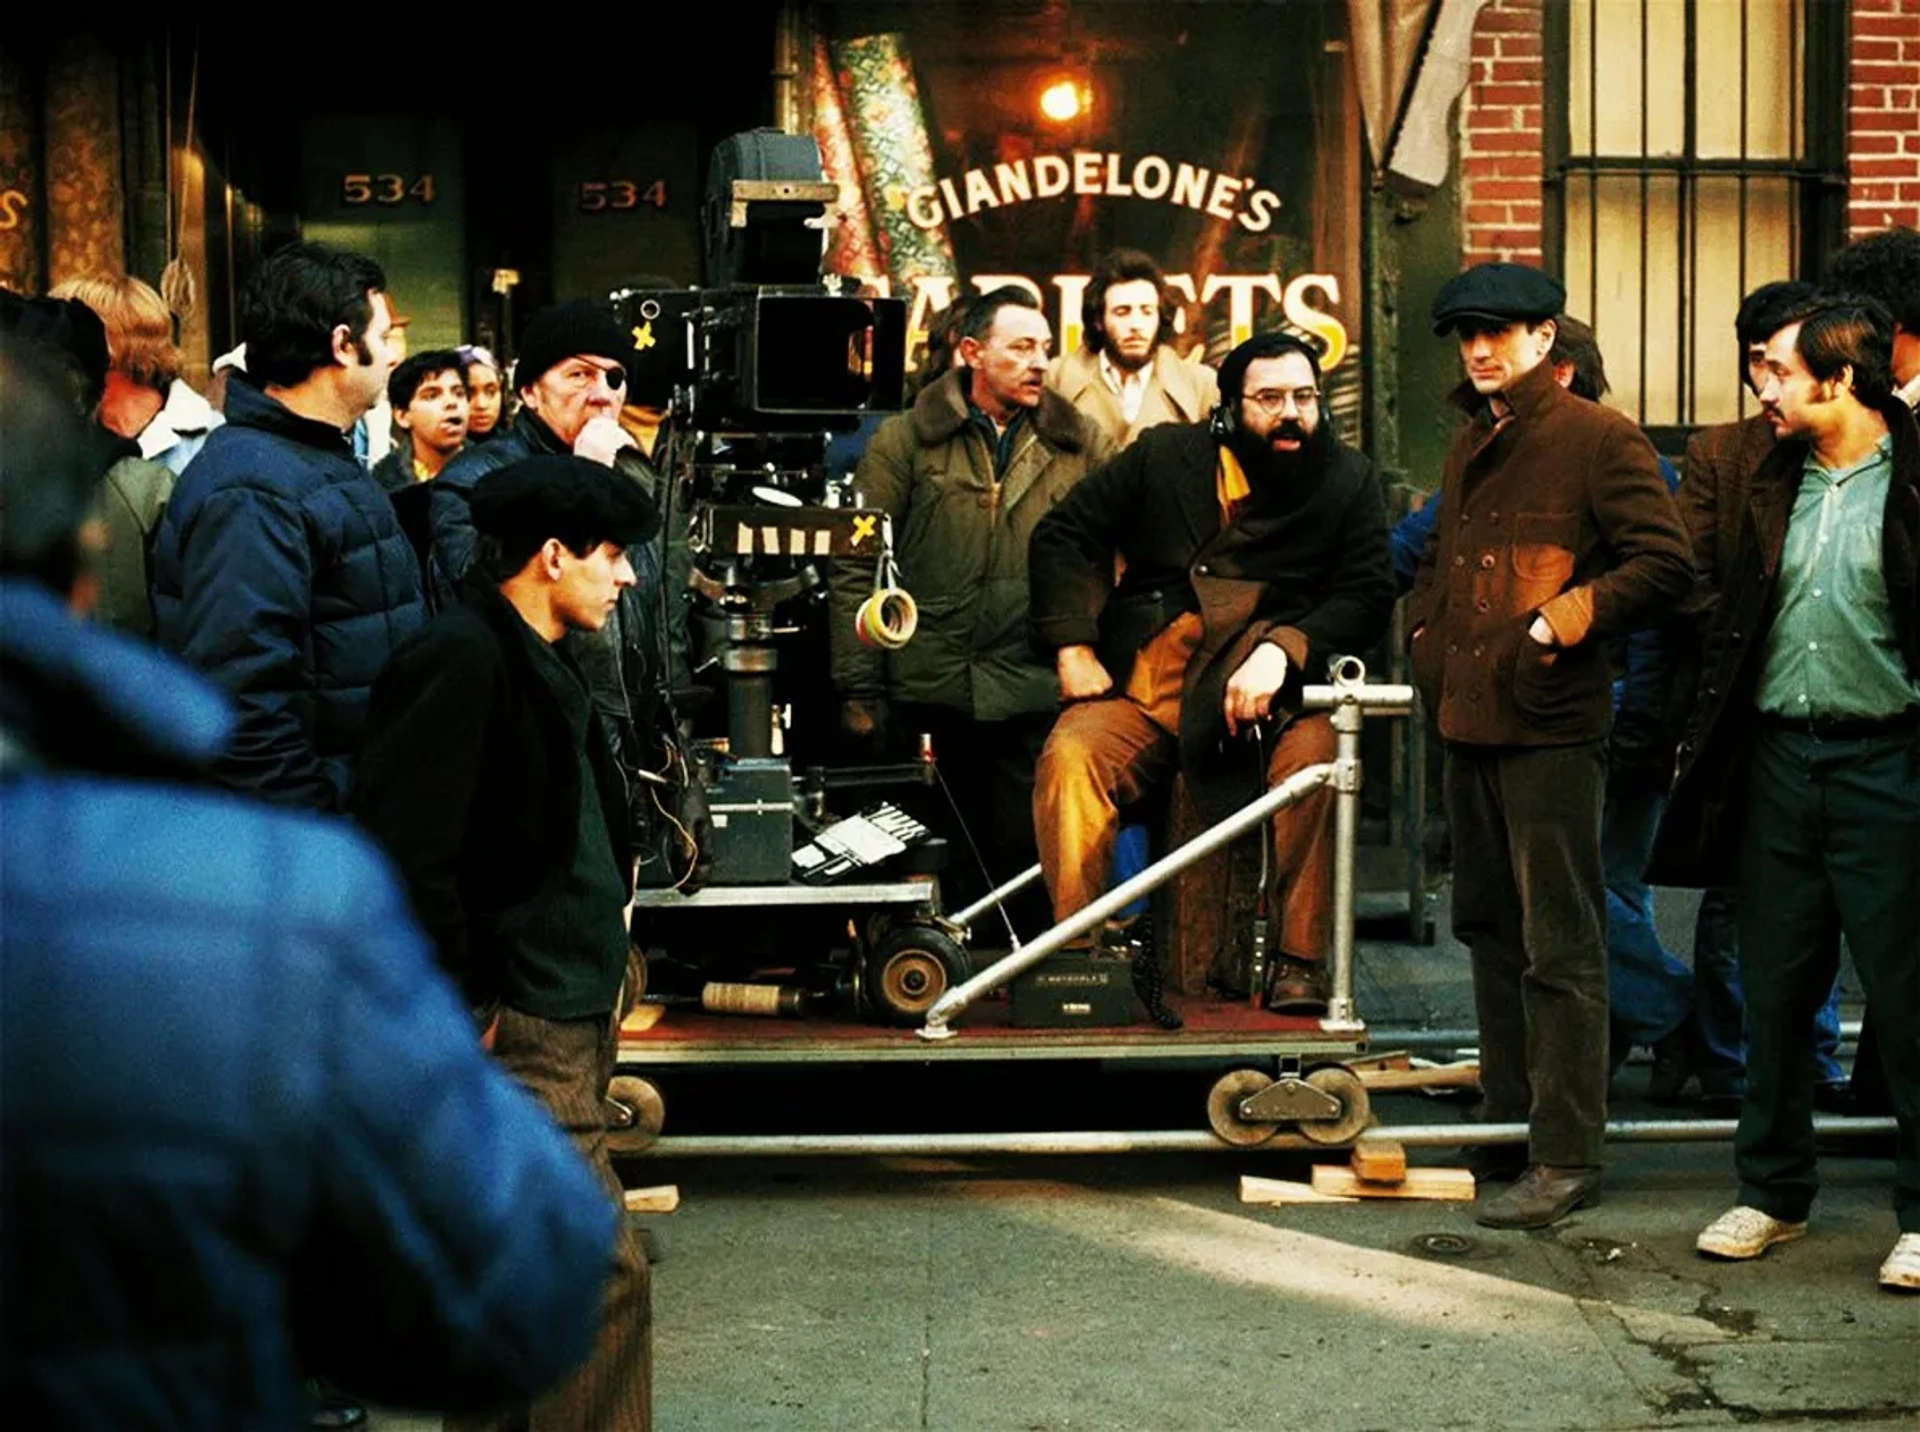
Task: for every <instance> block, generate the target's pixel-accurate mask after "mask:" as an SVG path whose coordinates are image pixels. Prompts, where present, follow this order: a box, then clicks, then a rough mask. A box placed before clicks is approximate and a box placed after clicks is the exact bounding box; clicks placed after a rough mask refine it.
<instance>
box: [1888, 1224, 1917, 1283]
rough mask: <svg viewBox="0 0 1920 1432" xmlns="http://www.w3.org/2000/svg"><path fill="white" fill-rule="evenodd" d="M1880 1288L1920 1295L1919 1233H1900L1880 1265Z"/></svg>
mask: <svg viewBox="0 0 1920 1432" xmlns="http://www.w3.org/2000/svg"><path fill="white" fill-rule="evenodd" d="M1880 1286H1881V1287H1883V1288H1896V1289H1898V1290H1899V1291H1901V1292H1903V1293H1920V1233H1902V1234H1901V1235H1900V1238H1899V1241H1898V1242H1896V1243H1895V1244H1894V1245H1893V1252H1891V1253H1889V1254H1887V1261H1886V1262H1884V1263H1882V1264H1881V1265H1880Z"/></svg>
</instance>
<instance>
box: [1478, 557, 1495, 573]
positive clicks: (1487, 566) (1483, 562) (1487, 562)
mask: <svg viewBox="0 0 1920 1432" xmlns="http://www.w3.org/2000/svg"><path fill="white" fill-rule="evenodd" d="M1480 566H1481V568H1482V570H1484V571H1488V572H1491V571H1492V570H1493V553H1491V552H1482V553H1481V554H1480Z"/></svg>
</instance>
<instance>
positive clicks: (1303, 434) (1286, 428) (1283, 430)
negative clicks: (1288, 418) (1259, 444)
mask: <svg viewBox="0 0 1920 1432" xmlns="http://www.w3.org/2000/svg"><path fill="white" fill-rule="evenodd" d="M1280 438H1291V439H1293V441H1295V442H1297V443H1303V442H1305V441H1306V440H1307V430H1306V429H1305V428H1303V427H1302V426H1300V424H1298V423H1294V422H1285V423H1276V424H1275V425H1274V427H1273V430H1272V431H1271V432H1269V433H1268V434H1267V441H1268V442H1274V441H1276V440H1278V439H1280Z"/></svg>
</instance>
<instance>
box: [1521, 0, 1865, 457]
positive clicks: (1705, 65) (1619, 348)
mask: <svg viewBox="0 0 1920 1432" xmlns="http://www.w3.org/2000/svg"><path fill="white" fill-rule="evenodd" d="M1545 20H1546V25H1545V29H1546V36H1545V38H1546V45H1547V57H1548V66H1547V74H1548V80H1547V94H1546V114H1545V120H1546V144H1547V156H1546V159H1547V164H1546V176H1545V178H1546V186H1547V204H1546V206H1545V217H1546V224H1547V233H1546V234H1545V236H1544V240H1545V251H1546V253H1547V254H1548V256H1549V259H1550V260H1551V258H1552V257H1553V256H1555V255H1557V256H1558V258H1559V262H1560V272H1561V274H1562V276H1563V277H1564V278H1565V280H1566V284H1567V306H1568V310H1569V311H1570V312H1572V313H1574V314H1576V315H1577V316H1580V317H1584V318H1586V319H1588V320H1589V321H1590V322H1591V323H1592V324H1593V326H1594V330H1595V332H1596V334H1597V335H1598V337H1599V340H1600V345H1601V348H1602V350H1603V351H1604V353H1605V355H1606V361H1607V373H1608V377H1609V378H1610V379H1611V380H1612V384H1613V395H1612V401H1613V402H1614V403H1616V404H1618V405H1619V406H1620V407H1622V408H1623V409H1625V410H1626V411H1627V412H1629V413H1632V414H1634V415H1635V416H1636V417H1637V418H1638V419H1639V421H1640V422H1641V423H1642V424H1643V425H1644V426H1647V427H1648V428H1650V429H1653V430H1654V431H1655V433H1656V436H1664V435H1668V434H1667V433H1666V432H1663V430H1682V429H1687V428H1691V427H1695V426H1699V425H1702V424H1707V423H1719V422H1727V421H1731V420H1733V419H1735V418H1739V417H1743V416H1745V415H1747V414H1749V413H1751V412H1752V411H1753V410H1754V405H1753V399H1752V397H1751V395H1750V394H1749V393H1748V392H1747V391H1746V388H1745V386H1744V385H1743V384H1742V383H1741V381H1740V369H1739V366H1738V364H1737V362H1736V346H1735V340H1734V333H1733V319H1734V314H1735V312H1736V311H1737V310H1738V308H1739V305H1740V298H1741V295H1742V294H1743V293H1745V292H1746V291H1747V290H1748V289H1751V288H1753V287H1755V286H1757V285H1759V284H1762V283H1765V282H1768V281H1769V280H1772V279H1782V278H1796V277H1806V276H1812V275H1814V274H1816V273H1817V272H1818V270H1819V267H1820V264H1821V261H1822V259H1823V257H1824V255H1825V254H1826V253H1827V252H1828V251H1830V250H1831V249H1832V248H1833V247H1835V246H1837V244H1838V242H1839V239H1840V224H1841V222H1842V218H1843V210H1844V185H1845V178H1844V174H1843V173H1842V172H1841V167H1842V166H1841V154H1840V146H1841V145H1842V143H1843V141H1844V135H1843V126H1844V95H1845V69H1844V61H1845V45H1844V40H1845V33H1844V27H1845V13H1844V8H1843V7H1841V6H1837V5H1832V4H1827V3H1825V2H1824V0H1567V3H1564V4H1549V5H1548V6H1547V7H1546V16H1545ZM1671 435H1672V436H1675V437H1677V433H1673V434H1671Z"/></svg>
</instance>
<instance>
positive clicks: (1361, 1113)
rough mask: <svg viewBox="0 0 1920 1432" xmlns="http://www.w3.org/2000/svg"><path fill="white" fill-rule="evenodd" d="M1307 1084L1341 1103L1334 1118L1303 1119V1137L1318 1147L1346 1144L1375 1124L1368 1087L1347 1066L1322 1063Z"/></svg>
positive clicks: (1301, 1130) (1301, 1129)
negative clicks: (1368, 1096)
mask: <svg viewBox="0 0 1920 1432" xmlns="http://www.w3.org/2000/svg"><path fill="white" fill-rule="evenodd" d="M1307 1083H1309V1084H1311V1085H1313V1087H1314V1088H1316V1089H1318V1090H1319V1091H1320V1092H1321V1093H1323V1094H1327V1095H1331V1096H1332V1097H1333V1098H1335V1099H1338V1100H1339V1101H1340V1112H1339V1114H1338V1115H1336V1116H1335V1117H1333V1118H1331V1119H1302V1120H1301V1121H1300V1125H1299V1127H1300V1134H1301V1137H1303V1138H1306V1139H1311V1140H1312V1141H1313V1142H1314V1143H1316V1144H1346V1143H1351V1142H1353V1140H1354V1139H1355V1138H1356V1137H1357V1136H1358V1135H1360V1134H1361V1133H1362V1132H1364V1131H1365V1129H1366V1127H1367V1125H1368V1124H1371V1123H1372V1122H1373V1107H1372V1105H1371V1103H1370V1102H1369V1101H1368V1099H1367V1086H1366V1085H1365V1084H1363V1083H1361V1082H1360V1076H1359V1075H1358V1074H1356V1073H1354V1072H1353V1071H1352V1070H1351V1069H1349V1068H1347V1066H1346V1065H1344V1064H1323V1065H1321V1067H1320V1068H1318V1069H1315V1070H1314V1071H1313V1072H1312V1073H1310V1074H1308V1075H1307Z"/></svg>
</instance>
